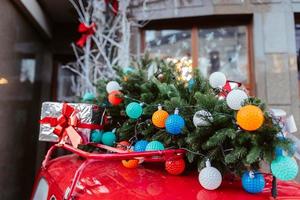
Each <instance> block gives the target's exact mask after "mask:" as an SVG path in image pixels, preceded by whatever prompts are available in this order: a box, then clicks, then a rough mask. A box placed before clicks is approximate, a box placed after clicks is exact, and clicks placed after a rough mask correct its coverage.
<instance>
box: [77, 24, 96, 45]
mask: <svg viewBox="0 0 300 200" xmlns="http://www.w3.org/2000/svg"><path fill="white" fill-rule="evenodd" d="M95 28H96V24H95V23H92V24H91V25H90V26H87V25H86V24H84V23H80V24H79V26H78V32H79V33H81V34H82V35H81V38H80V39H79V40H78V41H77V42H76V44H77V45H78V46H80V47H81V48H82V47H83V46H84V45H85V43H86V41H87V39H88V37H89V36H91V35H93V34H94V33H95Z"/></svg>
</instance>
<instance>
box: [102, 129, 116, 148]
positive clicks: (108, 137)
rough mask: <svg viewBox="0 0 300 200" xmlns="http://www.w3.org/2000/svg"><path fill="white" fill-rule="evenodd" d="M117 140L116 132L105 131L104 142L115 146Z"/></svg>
mask: <svg viewBox="0 0 300 200" xmlns="http://www.w3.org/2000/svg"><path fill="white" fill-rule="evenodd" d="M115 142H116V134H115V133H114V132H105V133H103V135H102V143H103V144H105V145H107V146H113V145H114V143H115Z"/></svg>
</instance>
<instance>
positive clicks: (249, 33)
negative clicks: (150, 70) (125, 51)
mask: <svg viewBox="0 0 300 200" xmlns="http://www.w3.org/2000/svg"><path fill="white" fill-rule="evenodd" d="M132 9H133V10H132V13H133V15H134V16H135V17H136V18H137V19H138V20H140V21H144V24H145V26H144V27H143V28H142V29H140V30H137V31H136V32H138V34H137V35H136V37H134V38H133V40H135V41H138V45H137V49H138V52H144V50H145V51H148V52H149V53H150V55H151V54H152V55H156V56H161V57H175V58H179V59H180V58H182V57H186V56H187V57H189V58H190V59H191V60H192V61H193V66H195V67H198V68H199V69H200V71H201V72H202V73H203V74H204V75H205V76H208V75H209V74H210V73H211V72H214V71H223V72H224V73H225V74H226V75H227V77H228V79H230V80H234V81H238V82H242V83H244V84H245V85H246V87H247V88H248V89H249V90H250V92H251V94H253V95H256V96H258V97H260V98H262V99H264V100H265V101H266V102H267V104H268V105H269V107H271V108H281V109H284V110H285V111H287V113H288V114H293V115H294V117H295V119H296V121H297V124H298V126H299V124H300V119H299V111H300V110H299V100H300V97H299V86H298V83H299V78H298V72H299V70H298V65H297V63H299V62H298V60H299V58H298V53H299V47H300V43H299V42H300V38H299V37H300V32H299V25H298V23H299V22H300V21H299V17H298V14H297V13H298V12H300V1H299V0H175V1H173V0H161V1H160V0H148V1H138V0H136V1H134V2H133V8H132Z"/></svg>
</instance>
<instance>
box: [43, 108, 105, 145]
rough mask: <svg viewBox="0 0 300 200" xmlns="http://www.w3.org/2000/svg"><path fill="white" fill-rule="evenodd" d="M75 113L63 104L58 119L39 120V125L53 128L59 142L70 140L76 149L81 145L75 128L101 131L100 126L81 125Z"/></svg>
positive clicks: (80, 138) (73, 109)
mask: <svg viewBox="0 0 300 200" xmlns="http://www.w3.org/2000/svg"><path fill="white" fill-rule="evenodd" d="M76 114H77V111H76V110H75V108H73V107H72V106H70V105H68V104H67V103H64V104H63V107H62V111H61V115H60V116H59V117H45V118H43V119H41V120H40V123H41V124H50V126H51V127H54V130H53V133H55V134H56V135H57V136H58V137H59V140H60V142H65V141H66V139H67V138H69V139H70V141H71V143H72V145H73V146H74V147H75V148H77V146H78V145H79V144H81V143H82V137H81V136H80V134H79V133H78V132H77V131H76V130H75V128H88V129H101V128H102V127H101V125H96V124H84V123H81V122H80V121H79V119H78V117H77V116H76Z"/></svg>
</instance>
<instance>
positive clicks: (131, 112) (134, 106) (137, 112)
mask: <svg viewBox="0 0 300 200" xmlns="http://www.w3.org/2000/svg"><path fill="white" fill-rule="evenodd" d="M142 113H143V108H142V106H141V105H140V104H139V103H136V102H131V103H130V104H128V105H127V107H126V114H127V116H128V117H130V118H131V119H137V118H139V117H140V116H141V115H142Z"/></svg>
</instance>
